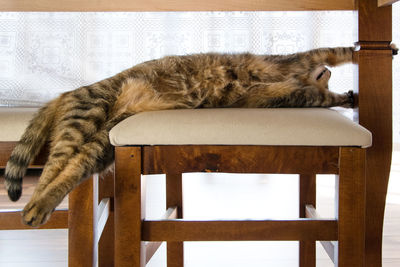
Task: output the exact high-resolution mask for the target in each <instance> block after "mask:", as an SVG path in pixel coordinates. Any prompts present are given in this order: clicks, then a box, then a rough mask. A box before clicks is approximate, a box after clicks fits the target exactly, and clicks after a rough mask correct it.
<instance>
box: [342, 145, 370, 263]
mask: <svg viewBox="0 0 400 267" xmlns="http://www.w3.org/2000/svg"><path fill="white" fill-rule="evenodd" d="M339 162H340V163H339V165H340V166H339V168H340V169H339V182H338V183H337V186H338V187H339V188H338V190H336V192H337V193H338V194H339V196H338V197H337V198H336V199H337V203H336V207H337V215H338V251H337V253H336V259H335V266H339V267H348V266H352V267H357V266H360V267H361V266H365V215H366V208H365V207H366V179H365V150H364V149H360V148H351V147H348V148H347V147H346V148H341V149H340V159H339Z"/></svg>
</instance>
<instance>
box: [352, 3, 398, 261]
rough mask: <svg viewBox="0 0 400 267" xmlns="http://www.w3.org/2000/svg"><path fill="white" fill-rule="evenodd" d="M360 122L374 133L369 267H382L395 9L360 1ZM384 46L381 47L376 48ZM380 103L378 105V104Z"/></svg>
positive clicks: (370, 165)
mask: <svg viewBox="0 0 400 267" xmlns="http://www.w3.org/2000/svg"><path fill="white" fill-rule="evenodd" d="M357 5H358V9H359V12H358V17H359V18H358V24H359V25H358V28H359V41H361V42H364V46H362V47H361V50H360V51H359V52H358V54H357V57H358V90H359V93H358V94H359V101H358V102H359V109H358V114H357V113H356V114H357V116H358V119H359V122H360V124H361V125H363V126H364V127H366V128H367V129H368V130H370V131H371V132H372V136H373V145H372V147H371V148H369V149H368V150H367V155H366V157H367V162H368V164H367V171H366V173H367V211H366V217H367V219H366V237H365V239H366V241H365V242H366V244H365V245H366V248H365V249H366V266H367V267H380V266H382V232H383V217H384V212H385V201H386V192H387V186H388V180H389V172H390V165H391V154H392V51H391V49H390V47H389V46H388V44H390V43H391V40H392V8H391V6H387V7H381V8H378V7H377V1H376V0H363V1H357ZM378 43H381V45H380V47H379V46H377V45H376V44H378ZM378 100H379V101H378Z"/></svg>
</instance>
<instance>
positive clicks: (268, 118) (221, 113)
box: [110, 108, 372, 147]
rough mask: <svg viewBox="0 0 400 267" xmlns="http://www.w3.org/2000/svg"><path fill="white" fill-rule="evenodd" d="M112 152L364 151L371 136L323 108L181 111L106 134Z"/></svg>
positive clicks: (142, 116) (134, 119)
mask: <svg viewBox="0 0 400 267" xmlns="http://www.w3.org/2000/svg"><path fill="white" fill-rule="evenodd" d="M110 140H111V143H112V144H113V145H114V146H126V145H268V146H275V145H285V146H358V147H369V146H371V144H372V135H371V133H370V132H369V131H368V130H367V129H365V128H364V127H362V126H360V125H358V124H356V123H354V122H353V121H351V120H350V119H348V118H346V117H345V116H343V115H341V114H340V113H339V112H337V111H335V110H331V109H324V108H305V109H293V108H279V109H185V110H164V111H151V112H143V113H138V114H136V115H134V116H131V117H129V118H127V119H125V120H124V121H122V122H120V123H119V124H117V125H116V126H115V127H114V128H113V129H112V130H111V132H110Z"/></svg>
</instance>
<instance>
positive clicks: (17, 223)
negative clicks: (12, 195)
mask: <svg viewBox="0 0 400 267" xmlns="http://www.w3.org/2000/svg"><path fill="white" fill-rule="evenodd" d="M64 228H68V211H67V210H56V211H54V212H53V214H52V215H51V217H50V219H49V221H48V222H47V223H46V224H44V225H42V226H40V227H38V228H37V229H64ZM23 229H29V230H32V227H31V226H27V225H25V224H23V223H22V219H21V212H20V211H12V212H0V230H23Z"/></svg>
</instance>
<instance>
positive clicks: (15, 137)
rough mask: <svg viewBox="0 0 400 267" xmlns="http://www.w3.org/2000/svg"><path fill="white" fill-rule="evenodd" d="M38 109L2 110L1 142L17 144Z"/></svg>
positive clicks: (0, 117) (0, 113)
mask: <svg viewBox="0 0 400 267" xmlns="http://www.w3.org/2000/svg"><path fill="white" fill-rule="evenodd" d="M37 110H38V109H37V108H8V107H2V108H0V123H1V131H0V142H17V141H19V139H20V138H21V136H22V134H23V133H24V131H25V129H26V127H27V126H28V124H29V121H30V120H31V119H32V117H33V115H34V114H35V112H36V111H37Z"/></svg>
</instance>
